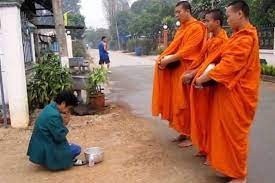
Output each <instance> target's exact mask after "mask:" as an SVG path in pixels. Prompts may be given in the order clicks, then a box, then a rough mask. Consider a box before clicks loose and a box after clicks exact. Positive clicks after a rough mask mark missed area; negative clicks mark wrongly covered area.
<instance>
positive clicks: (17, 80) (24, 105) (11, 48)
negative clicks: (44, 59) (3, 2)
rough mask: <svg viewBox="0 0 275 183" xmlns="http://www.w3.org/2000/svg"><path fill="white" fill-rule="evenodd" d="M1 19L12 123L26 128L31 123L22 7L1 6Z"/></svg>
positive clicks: (2, 45) (2, 44)
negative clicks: (21, 14) (21, 15)
mask: <svg viewBox="0 0 275 183" xmlns="http://www.w3.org/2000/svg"><path fill="white" fill-rule="evenodd" d="M0 20H1V33H2V41H1V47H2V51H3V62H4V63H3V64H4V70H5V72H6V78H7V86H6V88H7V90H8V91H7V96H8V100H9V110H10V118H11V125H12V127H15V128H25V127H27V126H28V123H29V111H28V97H27V86H26V75H25V63H24V54H23V44H22V32H21V18H20V9H19V8H18V7H17V6H10V7H0Z"/></svg>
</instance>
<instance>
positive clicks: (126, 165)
mask: <svg viewBox="0 0 275 183" xmlns="http://www.w3.org/2000/svg"><path fill="white" fill-rule="evenodd" d="M146 123H147V122H146V121H144V120H142V119H138V118H136V117H134V116H132V115H130V114H129V113H128V112H127V111H125V110H123V109H121V108H114V109H112V110H111V112H110V113H109V114H104V115H94V116H84V117H77V116H73V117H72V120H71V123H70V125H69V129H70V133H69V136H68V139H69V140H70V142H73V143H77V144H80V145H81V146H82V147H83V148H86V147H90V146H99V147H102V148H104V151H105V160H104V162H103V163H101V164H98V165H96V166H95V167H92V168H91V167H87V166H84V167H74V168H72V169H70V170H67V171H63V172H49V171H47V170H45V169H43V168H41V167H39V166H36V165H33V164H32V163H30V162H29V161H28V158H27V157H26V150H27V145H28V141H29V138H30V135H31V128H32V127H30V128H29V129H27V130H18V129H3V128H1V129H0V147H1V156H0V161H1V163H0V169H1V171H0V182H1V183H17V182H18V183H19V182H20V183H27V182H28V183H36V182H39V183H44V182H55V183H59V182H67V183H76V182H79V183H80V182H81V183H86V182H101V183H102V182H106V183H107V182H108V183H110V182H119V183H123V182H125V183H126V182H127V183H128V182H167V181H165V180H167V179H166V178H167V177H169V175H170V174H171V171H172V170H171V167H170V168H169V166H171V165H169V164H170V162H169V160H168V158H167V155H166V154H165V153H164V151H163V150H162V148H161V146H160V145H159V144H158V143H157V142H156V140H155V139H154V137H153V136H152V133H151V132H150V130H149V129H148V128H147V127H146ZM82 158H83V155H82Z"/></svg>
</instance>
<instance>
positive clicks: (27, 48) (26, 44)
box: [21, 12, 33, 64]
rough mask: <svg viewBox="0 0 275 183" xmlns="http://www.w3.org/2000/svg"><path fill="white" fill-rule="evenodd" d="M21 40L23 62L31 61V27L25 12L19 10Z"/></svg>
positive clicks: (28, 62)
mask: <svg viewBox="0 0 275 183" xmlns="http://www.w3.org/2000/svg"><path fill="white" fill-rule="evenodd" d="M21 27H22V42H23V51H24V61H25V64H30V63H32V62H33V53H32V39H31V27H30V23H29V21H28V19H27V16H26V15H25V13H23V12H21Z"/></svg>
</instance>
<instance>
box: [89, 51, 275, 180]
mask: <svg viewBox="0 0 275 183" xmlns="http://www.w3.org/2000/svg"><path fill="white" fill-rule="evenodd" d="M91 55H94V56H97V52H96V51H95V50H91ZM153 58H154V57H135V56H132V55H129V54H123V53H119V52H111V61H112V69H111V70H112V72H113V73H112V74H111V75H110V78H111V79H110V80H111V86H112V89H111V93H110V95H109V96H108V97H109V98H110V99H111V100H113V101H114V102H118V103H120V104H122V105H125V106H127V107H129V108H130V109H131V110H132V112H133V113H134V114H135V115H138V116H140V117H145V118H147V119H148V121H150V123H149V124H150V125H149V126H150V128H151V129H152V132H153V133H154V134H155V136H156V137H157V138H158V139H159V140H160V143H161V144H162V145H163V146H164V147H165V148H166V149H167V154H168V155H169V156H170V157H171V160H172V161H174V162H175V168H176V169H177V170H178V171H179V174H178V176H182V180H183V182H186V183H189V182H192V177H194V176H199V177H202V178H203V179H204V180H205V181H203V182H207V183H212V182H213V183H214V182H217V183H218V182H224V181H222V180H220V179H217V178H216V177H215V176H213V172H212V171H210V170H209V169H208V168H207V167H204V166H202V165H201V163H202V161H201V160H198V159H195V158H192V153H193V152H194V150H191V149H188V150H181V149H179V148H177V147H176V145H174V144H172V143H171V142H170V141H169V139H171V137H173V136H175V135H176V133H175V132H174V131H173V130H171V129H169V128H168V126H167V123H166V122H163V121H160V120H159V119H156V118H152V117H151V115H150V104H151V91H152V79H153ZM96 60H97V57H96ZM274 156H275V84H271V83H262V86H261V98H260V104H259V107H258V111H257V115H256V119H255V122H254V125H253V128H252V131H251V146H250V154H249V179H248V180H249V181H248V182H249V183H275V173H274V172H275V171H274V168H275V157H274ZM186 170H190V171H189V172H191V173H189V174H188V175H186V174H184V172H185V171H186ZM187 180H188V181H187Z"/></svg>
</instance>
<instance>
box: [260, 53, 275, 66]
mask: <svg viewBox="0 0 275 183" xmlns="http://www.w3.org/2000/svg"><path fill="white" fill-rule="evenodd" d="M260 58H261V59H265V60H266V61H267V63H268V64H270V65H275V50H260Z"/></svg>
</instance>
